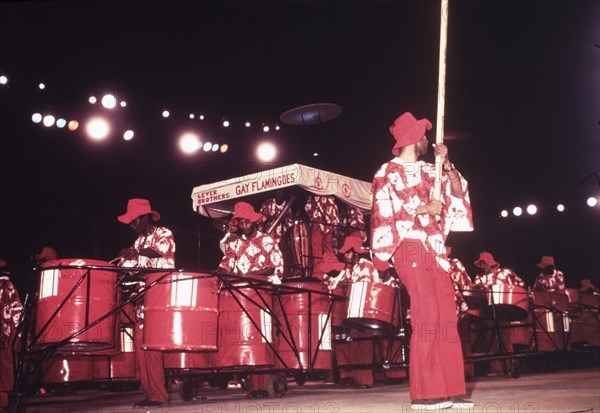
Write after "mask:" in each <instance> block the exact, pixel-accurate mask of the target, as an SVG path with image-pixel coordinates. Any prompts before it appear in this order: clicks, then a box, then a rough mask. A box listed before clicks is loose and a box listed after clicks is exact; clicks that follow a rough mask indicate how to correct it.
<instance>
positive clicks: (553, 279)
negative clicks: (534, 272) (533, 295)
mask: <svg viewBox="0 0 600 413" xmlns="http://www.w3.org/2000/svg"><path fill="white" fill-rule="evenodd" d="M533 289H534V290H535V291H546V292H553V291H564V290H565V276H564V274H563V273H562V271H560V270H554V272H553V273H552V274H548V275H547V274H544V273H540V275H538V276H537V278H536V279H535V283H534V284H533Z"/></svg>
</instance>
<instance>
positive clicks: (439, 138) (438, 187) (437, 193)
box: [433, 0, 448, 201]
mask: <svg viewBox="0 0 600 413" xmlns="http://www.w3.org/2000/svg"><path fill="white" fill-rule="evenodd" d="M441 7H442V9H441V12H440V57H439V64H438V68H439V71H438V88H437V91H438V96H437V118H436V125H435V143H436V144H439V143H444V110H445V107H446V100H445V89H446V44H447V39H448V0H441ZM441 192H442V159H441V157H439V156H436V157H435V185H434V186H433V199H436V200H438V201H439V200H440V199H441Z"/></svg>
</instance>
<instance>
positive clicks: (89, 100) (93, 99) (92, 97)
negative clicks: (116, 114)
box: [88, 96, 98, 105]
mask: <svg viewBox="0 0 600 413" xmlns="http://www.w3.org/2000/svg"><path fill="white" fill-rule="evenodd" d="M97 101H98V99H96V96H90V98H89V99H88V102H90V103H91V104H92V105H95V104H96V102H97Z"/></svg>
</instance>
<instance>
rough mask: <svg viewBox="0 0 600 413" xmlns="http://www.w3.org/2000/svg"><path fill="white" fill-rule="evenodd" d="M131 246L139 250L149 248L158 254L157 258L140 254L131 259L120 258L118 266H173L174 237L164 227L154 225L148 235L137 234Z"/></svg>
mask: <svg viewBox="0 0 600 413" xmlns="http://www.w3.org/2000/svg"><path fill="white" fill-rule="evenodd" d="M133 247H134V248H135V249H136V250H137V251H138V252H139V251H140V250H142V249H144V248H150V249H152V250H153V251H155V252H157V253H159V254H160V257H158V258H149V257H144V256H141V255H138V256H136V257H135V258H133V259H131V258H130V259H124V258H121V261H120V262H119V267H128V268H175V239H174V238H173V233H172V232H171V231H170V230H169V229H167V228H165V227H155V228H154V230H153V231H152V233H151V234H150V235H147V236H146V235H142V234H140V235H138V237H137V239H136V240H135V242H134V244H133Z"/></svg>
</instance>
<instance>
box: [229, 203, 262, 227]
mask: <svg viewBox="0 0 600 413" xmlns="http://www.w3.org/2000/svg"><path fill="white" fill-rule="evenodd" d="M240 218H241V219H247V220H248V221H250V222H257V221H259V220H261V219H262V218H264V215H263V214H261V213H259V212H255V211H254V207H253V206H252V205H250V204H249V203H247V202H238V203H237V204H235V206H234V207H233V218H231V223H232V224H233V225H237V220H238V219H240Z"/></svg>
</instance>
